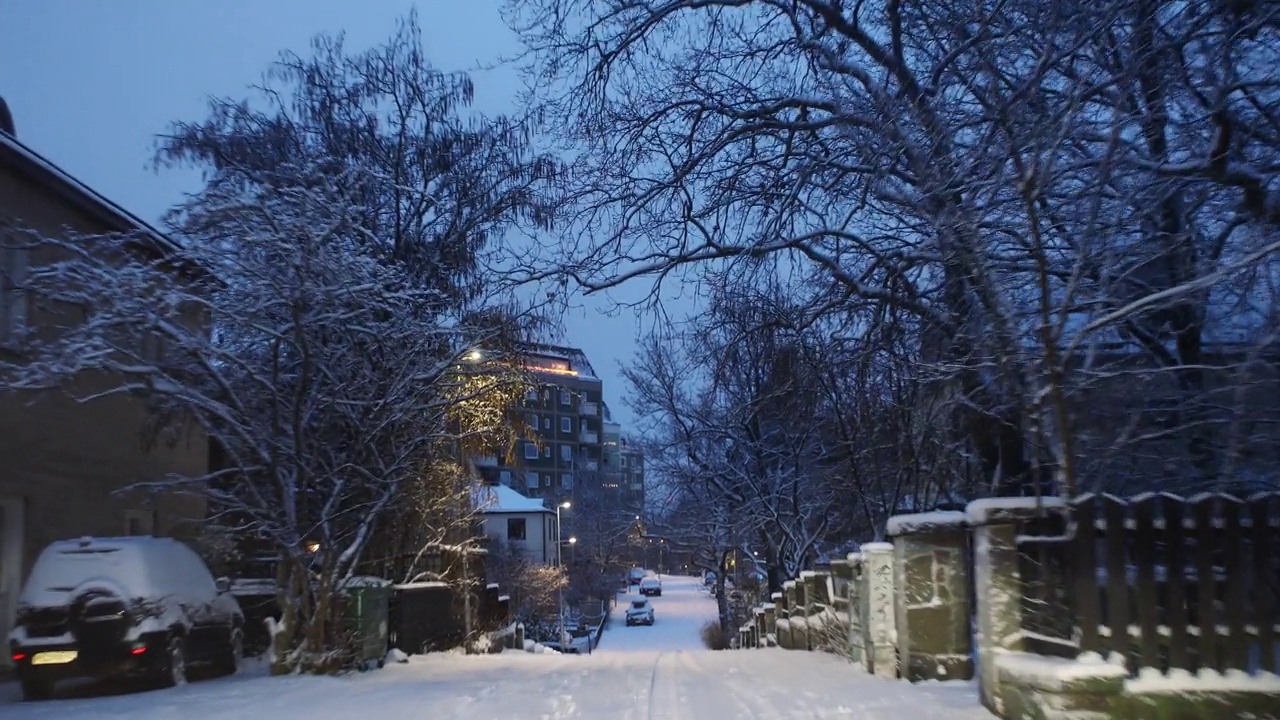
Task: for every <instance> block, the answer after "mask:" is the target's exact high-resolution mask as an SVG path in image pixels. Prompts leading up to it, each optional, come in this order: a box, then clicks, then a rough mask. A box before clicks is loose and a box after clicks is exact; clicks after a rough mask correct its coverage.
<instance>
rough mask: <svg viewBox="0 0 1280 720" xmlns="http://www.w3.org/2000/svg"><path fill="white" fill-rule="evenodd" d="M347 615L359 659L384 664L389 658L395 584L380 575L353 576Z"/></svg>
mask: <svg viewBox="0 0 1280 720" xmlns="http://www.w3.org/2000/svg"><path fill="white" fill-rule="evenodd" d="M345 590H346V593H347V599H346V607H345V608H344V613H343V615H344V618H345V620H346V626H347V631H348V632H349V633H351V636H352V638H353V640H354V645H355V650H356V662H358V663H360V664H361V665H363V666H367V665H368V663H370V662H375V663H377V665H378V667H382V665H383V663H384V662H385V661H386V657H387V620H388V614H389V609H390V607H391V593H392V586H391V583H390V582H389V581H387V580H383V579H382V578H376V577H353V578H351V579H350V580H348V581H347V583H346V585H345Z"/></svg>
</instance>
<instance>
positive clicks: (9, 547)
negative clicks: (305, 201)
mask: <svg viewBox="0 0 1280 720" xmlns="http://www.w3.org/2000/svg"><path fill="white" fill-rule="evenodd" d="M15 227H27V228H31V229H33V230H36V231H38V232H39V233H41V234H42V235H44V236H46V237H57V236H59V235H61V234H63V233H64V232H66V229H67V228H69V229H70V230H71V231H73V232H76V233H88V234H94V233H107V232H129V233H135V234H137V235H138V236H139V238H140V239H139V242H138V249H139V252H147V253H164V254H168V253H172V252H173V251H174V250H176V249H177V246H176V245H175V244H174V243H173V241H172V240H170V239H168V238H166V237H165V236H164V235H163V234H162V233H160V232H158V231H157V230H155V229H154V228H153V227H151V226H150V225H148V224H147V223H145V222H143V221H142V220H140V219H139V218H137V217H136V216H134V215H132V214H130V213H129V212H127V211H126V210H124V209H122V208H121V207H119V206H118V205H116V204H114V203H112V202H111V201H110V200H108V199H106V198H105V197H103V196H102V195H100V194H98V193H97V192H95V191H94V190H93V189H91V188H89V187H87V186H86V185H84V184H83V183H81V182H80V181H78V180H76V179H75V178H74V177H72V176H71V175H69V174H67V173H66V172H65V171H63V170H62V169H60V168H58V167H57V166H56V165H54V164H53V163H51V162H49V161H48V160H46V159H45V158H43V157H41V156H40V155H39V154H38V153H37V152H36V151H35V150H33V149H31V148H30V147H27V146H26V145H24V144H23V143H22V142H21V141H20V140H18V138H17V137H16V135H15V132H14V126H13V121H12V117H11V116H10V115H9V112H8V110H7V108H6V107H5V106H4V102H3V100H0V353H3V354H4V355H5V356H6V357H7V358H8V359H10V360H18V361H21V359H22V353H23V348H22V337H23V336H24V334H25V333H26V332H27V331H31V332H35V333H56V332H57V331H58V328H59V327H66V325H67V323H69V322H74V319H75V317H77V315H78V313H79V312H80V311H79V310H78V309H77V308H70V307H64V308H49V307H42V306H40V305H37V304H35V303H29V302H27V299H26V298H25V297H24V295H23V290H22V279H23V277H24V276H25V273H26V271H27V268H29V267H34V266H38V265H39V264H42V263H45V262H48V261H49V260H50V259H51V258H53V257H56V256H55V255H54V250H53V248H43V249H42V248H39V247H37V248H32V249H29V250H28V249H19V248H18V247H17V245H18V243H15V242H12V239H13V238H14V237H15V235H16V234H15V233H14V232H13V229H14V228H15ZM6 239H8V240H10V241H9V242H5V240H6ZM183 321H186V322H192V323H197V324H198V323H201V320H200V319H198V318H184V319H183ZM94 382H95V381H94V379H93V378H88V377H86V378H84V379H83V380H82V381H80V386H79V387H75V388H71V394H74V395H83V394H85V392H86V391H90V390H91V389H92V388H93V387H94ZM98 382H101V379H98ZM147 419H148V417H147V409H146V406H145V405H144V403H143V401H142V400H140V399H138V398H135V397H127V396H121V395H115V396H111V397H109V398H104V399H101V400H95V401H91V402H86V403H79V402H76V401H74V400H72V399H71V398H70V397H68V396H67V395H66V394H62V393H53V392H49V393H41V394H40V395H33V394H31V393H17V392H4V391H3V390H2V389H0V637H3V636H5V635H7V634H8V631H9V628H10V626H11V624H12V620H13V615H14V611H15V605H16V602H17V594H18V592H19V590H20V589H21V586H22V581H23V579H24V578H25V575H26V573H27V572H28V571H29V570H30V568H31V566H32V564H33V562H34V561H35V558H36V555H37V554H38V553H39V552H40V551H41V550H42V549H43V548H44V547H45V546H46V545H48V544H49V543H50V542H52V541H54V540H59V539H65V538H74V537H79V536H83V535H148V534H158V535H174V536H183V535H187V534H194V532H195V531H196V529H197V528H198V524H197V523H198V522H199V521H200V520H201V519H202V518H203V517H204V515H205V506H204V502H203V500H202V499H200V498H198V497H194V496H189V495H182V496H179V495H173V494H154V495H149V496H145V497H143V496H133V497H122V496H120V495H119V494H117V493H116V491H118V490H121V489H123V488H126V487H128V486H130V485H133V484H135V483H137V482H139V481H147V480H159V479H162V478H165V477H166V476H168V475H170V474H171V473H178V474H182V475H187V476H198V475H203V474H204V473H205V472H206V471H207V467H208V444H207V441H206V438H205V436H204V433H203V432H200V431H199V430H198V429H194V428H193V429H190V430H185V431H183V432H181V433H179V434H178V436H177V437H176V438H175V440H174V442H173V443H171V444H170V443H163V444H160V445H158V446H154V447H149V446H148V445H147V444H146V443H144V442H143V430H144V426H145V424H146V422H147ZM4 657H5V659H6V660H7V654H6V655H5V656H4Z"/></svg>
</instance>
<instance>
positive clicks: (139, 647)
mask: <svg viewBox="0 0 1280 720" xmlns="http://www.w3.org/2000/svg"><path fill="white" fill-rule="evenodd" d="M146 651H147V646H146V645H143V644H142V643H136V644H135V645H134V646H133V648H132V649H130V650H129V654H130V655H141V654H143V653H145V652H146Z"/></svg>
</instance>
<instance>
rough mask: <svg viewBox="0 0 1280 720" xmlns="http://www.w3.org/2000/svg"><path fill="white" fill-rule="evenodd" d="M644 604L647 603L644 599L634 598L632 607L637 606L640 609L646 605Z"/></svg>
mask: <svg viewBox="0 0 1280 720" xmlns="http://www.w3.org/2000/svg"><path fill="white" fill-rule="evenodd" d="M644 604H645V601H644V600H632V601H631V607H633V608H636V609H637V610H639V609H641V608H643V607H644Z"/></svg>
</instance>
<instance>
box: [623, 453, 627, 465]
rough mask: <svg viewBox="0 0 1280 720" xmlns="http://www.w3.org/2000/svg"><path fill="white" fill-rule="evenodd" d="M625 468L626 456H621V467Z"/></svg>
mask: <svg viewBox="0 0 1280 720" xmlns="http://www.w3.org/2000/svg"><path fill="white" fill-rule="evenodd" d="M626 466H627V456H626V455H623V456H622V467H626Z"/></svg>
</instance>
